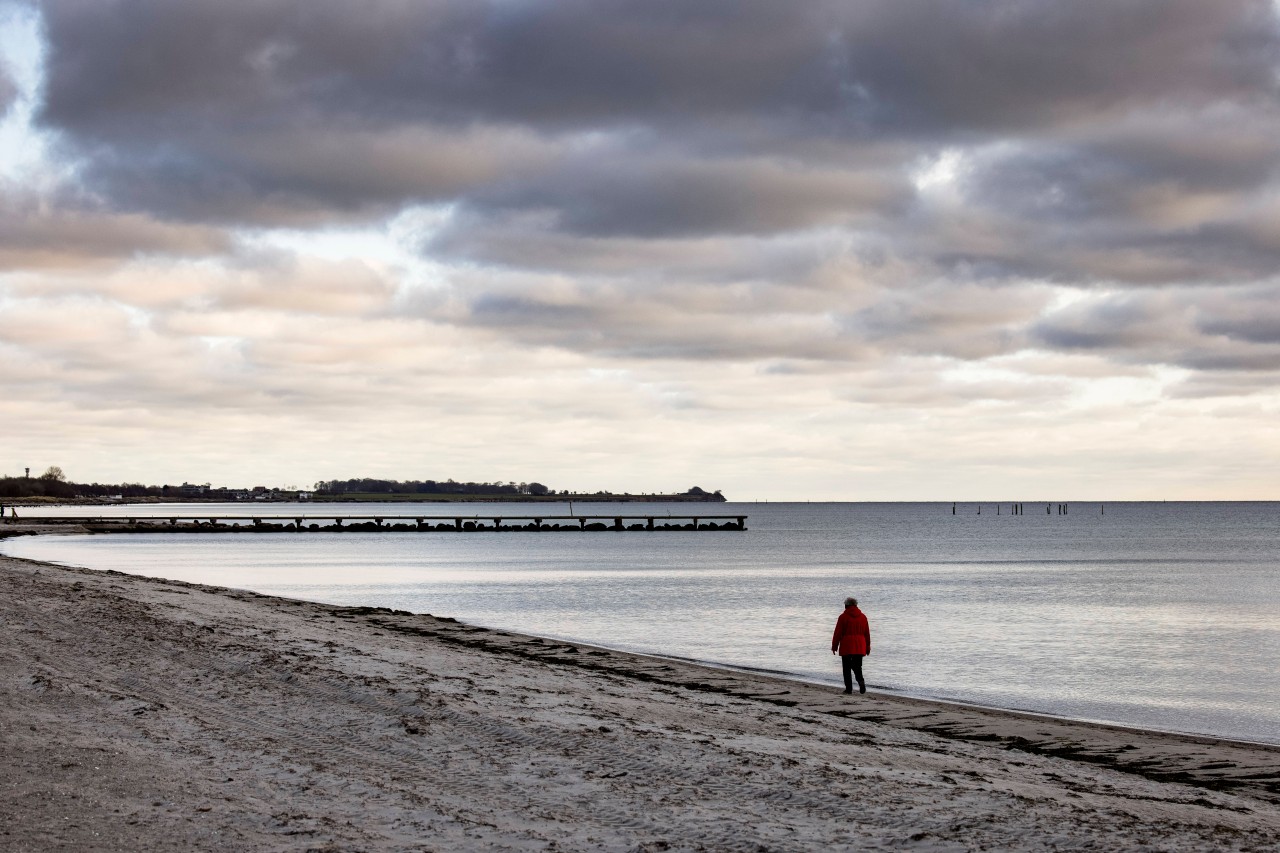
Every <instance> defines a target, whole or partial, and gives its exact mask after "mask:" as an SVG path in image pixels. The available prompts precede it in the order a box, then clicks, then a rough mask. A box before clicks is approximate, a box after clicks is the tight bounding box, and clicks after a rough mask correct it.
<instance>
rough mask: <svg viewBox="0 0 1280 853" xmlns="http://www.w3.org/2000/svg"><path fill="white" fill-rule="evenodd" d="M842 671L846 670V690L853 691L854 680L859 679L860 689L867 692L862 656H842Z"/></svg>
mask: <svg viewBox="0 0 1280 853" xmlns="http://www.w3.org/2000/svg"><path fill="white" fill-rule="evenodd" d="M840 664H841V669H843V670H844V689H845V690H848V691H852V690H853V679H854V678H857V679H858V689H859V690H865V689H866V688H867V682H865V681H863V680H862V655H840Z"/></svg>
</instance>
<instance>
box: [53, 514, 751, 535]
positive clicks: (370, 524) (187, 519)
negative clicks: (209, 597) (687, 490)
mask: <svg viewBox="0 0 1280 853" xmlns="http://www.w3.org/2000/svg"><path fill="white" fill-rule="evenodd" d="M40 521H41V523H44V524H53V525H57V524H70V525H78V526H82V527H85V528H87V529H88V530H89V531H91V532H93V533H138V532H145V533H155V532H170V533H179V532H180V533H190V532H193V531H200V532H210V531H238V532H321V531H329V532H354V531H371V530H372V531H379V530H380V531H396V532H432V533H480V532H491V533H492V532H515V531H528V532H538V533H542V532H602V531H615V532H623V531H641V532H653V531H661V530H665V531H712V530H732V531H742V530H746V529H747V516H745V515H717V514H710V515H707V514H702V513H699V514H697V515H692V514H689V515H663V516H659V515H653V514H648V513H646V514H643V515H631V514H611V515H583V514H575V515H538V516H532V515H524V516H511V515H501V516H499V515H489V516H481V515H471V516H463V515H455V516H448V517H446V516H429V515H395V514H380V515H352V514H343V513H307V514H300V513H287V514H263V513H256V514H253V515H243V514H223V515H210V514H205V513H192V514H180V515H175V514H166V515H163V516H145V515H135V516H121V517H115V518H113V517H77V516H57V517H47V518H41V519H40Z"/></svg>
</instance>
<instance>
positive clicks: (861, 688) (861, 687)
mask: <svg viewBox="0 0 1280 853" xmlns="http://www.w3.org/2000/svg"><path fill="white" fill-rule="evenodd" d="M858 692H859V693H866V692H867V685H865V684H859V685H858Z"/></svg>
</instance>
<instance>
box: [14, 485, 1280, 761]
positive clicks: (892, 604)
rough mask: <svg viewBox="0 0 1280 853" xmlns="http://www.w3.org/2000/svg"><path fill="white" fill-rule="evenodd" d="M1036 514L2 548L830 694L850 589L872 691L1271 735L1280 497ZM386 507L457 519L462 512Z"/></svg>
mask: <svg viewBox="0 0 1280 853" xmlns="http://www.w3.org/2000/svg"><path fill="white" fill-rule="evenodd" d="M1024 506H1025V514H1023V515H1017V516H1015V515H1010V513H1009V504H1004V505H1002V506H1000V507H999V514H997V505H995V504H985V505H982V507H981V514H979V512H978V505H976V504H961V505H959V506H958V508H957V514H955V515H952V513H951V505H950V504H938V503H919V504H849V503H838V504H721V505H718V506H715V507H705V506H699V507H697V508H698V509H699V511H714V512H723V513H730V514H736V513H742V514H745V515H748V516H749V520H748V526H749V528H750V529H749V530H748V531H746V532H730V531H724V532H704V533H679V532H654V533H594V534H578V533H560V534H556V533H520V532H514V533H500V534H494V533H484V534H473V535H458V534H449V533H393V532H386V533H373V532H369V533H309V534H305V535H295V534H251V533H223V534H190V535H164V534H138V535H132V536H92V537H40V538H19V539H11V540H5V541H3V542H0V551H2V552H3V553H6V554H10V555H13V556H20V557H31V558H35V559H42V560H50V561H54V562H58V563H64V564H72V565H80V566H88V567H90V568H97V569H117V570H119V571H125V572H131V573H135V574H142V575H153V576H160V577H169V578H177V579H181V580H187V581H195V582H201V583H210V584H218V585H224V586H233V587H241V588H247V589H253V590H257V591H260V592H264V593H271V594H277V595H285V596H291V597H297V598H306V599H312V600H316V601H323V602H330V603H335V604H365V605H374V606H385V607H393V608H398V609H404V610H412V611H415V612H425V613H433V614H436V615H445V616H453V617H456V618H459V619H462V620H463V621H467V622H471V623H474V624H479V625H485V626H490V627H496V628H507V629H512V630H517V631H522V632H528V633H533V634H540V635H544V636H549V637H556V638H563V639H569V640H577V641H581V642H588V643H595V644H599V645H604V646H610V647H614V648H620V649H627V650H633V651H641V652H652V653H658V654H663V655H674V656H679V657H685V658H693V659H696V660H703V661H710V662H714V663H719V664H727V665H731V666H740V667H752V668H760V669H765V670H773V671H777V672H780V673H785V674H788V675H791V676H794V677H797V678H801V679H805V680H811V681H820V682H825V683H830V684H832V685H835V684H837V683H838V682H839V679H840V671H839V659H838V658H835V657H833V656H832V655H831V653H830V637H831V629H832V626H833V625H834V622H835V618H836V616H837V615H838V614H839V612H840V610H841V608H842V601H843V599H844V597H845V596H846V595H855V596H857V597H858V598H859V600H860V601H861V603H862V605H863V609H864V610H865V611H866V613H867V614H868V616H869V618H870V621H871V629H872V637H873V654H872V656H871V657H870V658H868V660H867V663H866V671H867V677H868V681H869V683H870V684H871V686H872V688H873V689H875V688H879V689H884V690H893V691H900V692H903V693H907V694H911V695H916V696H926V697H933V698H943V699H951V700H958V701H963V702H971V703H978V704H983V705H991V706H997V707H1004V708H1017V709H1025V710H1031V711H1039V712H1044V713H1049V714H1056V715H1062V716H1067V717H1074V718H1080V719H1089V720H1099V721H1106V722H1114V723H1121V724H1127V725H1134V726H1142V727H1149V728H1158V729H1166V730H1173V731H1183V732H1197V733H1203V734H1211V735H1218V736H1224V737H1234V738H1244V739H1249V740H1257V741H1267V742H1271V743H1280V675H1278V672H1280V667H1278V666H1277V661H1278V660H1280V504H1276V503H1116V504H1107V505H1106V507H1105V514H1104V512H1103V509H1102V507H1101V506H1100V505H1099V504H1096V503H1091V504H1083V503H1079V504H1071V505H1070V507H1069V514H1067V515H1060V514H1058V512H1057V509H1056V506H1057V505H1056V504H1049V505H1046V504H1044V503H1039V504H1030V503H1028V504H1025V505H1024ZM1046 506H1048V507H1051V508H1052V511H1051V512H1049V513H1046V511H1045V509H1046ZM181 509H182V510H186V511H189V510H190V509H191V507H190V506H186V507H182V508H181ZM225 509H226V510H228V511H235V512H244V511H245V508H244V507H243V506H235V505H232V506H229V507H226V508H225ZM317 509H318V507H312V508H311V509H310V510H309V511H312V512H314V511H316V510H317ZM326 509H327V510H328V511H338V510H339V508H338V507H336V506H328V507H326ZM349 509H351V510H352V511H358V512H367V511H368V509H369V508H368V506H367V505H365V506H359V507H349ZM690 509H691V508H690V507H689V506H680V505H674V506H671V505H654V506H651V507H648V508H644V507H640V506H638V505H635V504H632V505H589V506H584V505H581V504H579V505H578V507H577V510H578V512H580V513H581V512H590V513H592V514H606V513H611V512H614V511H615V510H617V511H619V512H626V513H637V512H646V511H647V512H652V513H655V514H657V515H665V514H666V513H668V512H671V513H680V512H687V511H690ZM567 510H568V508H567V507H565V506H559V507H556V506H539V507H538V508H537V511H538V512H540V513H546V514H554V513H557V512H566V511H567ZM112 511H114V512H118V513H122V514H123V513H133V514H136V513H138V512H143V511H144V510H143V509H140V508H118V507H116V508H112ZM202 511H210V512H212V511H216V510H215V509H214V508H212V507H211V508H209V509H208V510H202ZM258 511H260V512H267V511H272V512H293V511H294V508H292V507H290V506H281V505H271V506H270V507H259V508H258ZM298 511H304V510H303V509H302V508H299V509H298ZM380 511H382V512H386V513H394V512H397V511H403V512H405V513H418V514H422V513H427V514H434V515H445V516H449V517H452V516H454V515H456V514H457V513H458V512H459V509H458V508H456V507H449V506H443V505H435V506H428V507H425V508H424V507H422V506H420V505H392V506H381V507H380ZM461 511H462V512H464V513H466V514H472V513H476V514H481V515H483V516H485V517H489V516H492V515H497V514H501V513H507V514H510V515H527V514H529V513H530V512H531V511H532V510H531V508H530V506H529V505H505V506H504V505H496V504H486V505H481V506H478V507H477V506H467V507H466V508H464V509H463V510H461ZM45 512H48V513H56V514H66V513H67V510H65V509H57V510H45ZM93 512H95V513H96V512H100V510H98V509H94V510H93ZM145 512H147V513H148V514H156V515H164V514H165V513H166V510H165V509H164V508H162V507H147V508H146V509H145ZM26 514H27V515H28V516H29V515H32V514H34V512H31V513H26Z"/></svg>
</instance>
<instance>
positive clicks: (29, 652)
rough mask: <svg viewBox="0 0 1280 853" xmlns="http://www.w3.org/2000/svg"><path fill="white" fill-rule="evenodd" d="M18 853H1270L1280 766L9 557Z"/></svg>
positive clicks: (2, 827) (1087, 730)
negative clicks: (194, 852) (86, 852)
mask: <svg viewBox="0 0 1280 853" xmlns="http://www.w3.org/2000/svg"><path fill="white" fill-rule="evenodd" d="M0 766H3V767H5V768H6V770H5V773H4V775H3V781H2V782H0V849H4V850H15V851H18V850H50V849H59V848H67V849H112V850H188V849H210V850H213V849H218V850H225V849H269V850H420V849H425V850H797V851H799V850H818V849H824V850H825V849H832V850H841V849H847V850H866V849H872V850H875V849H894V850H901V849H910V850H976V849H983V848H986V849H1001V850H1072V849H1103V850H1114V849H1127V850H1146V849H1150V850H1272V849H1277V847H1280V748H1277V747H1270V746H1261V745H1250V744H1241V743H1233V742H1227V741H1216V740H1213V739H1209V738H1196V737H1185V736H1178V735H1169V734H1161V733H1154V732H1144V731H1137V730H1127V729H1120V728H1115V727H1108V726H1100V725H1092V724H1088V723H1080V722H1073V721H1065V720H1056V719H1051V718H1042V717H1036V716H1032V715H1023V714H1017V713H1011V712H1002V711H991V710H984V709H976V708H966V707H959V706H950V705H945V704H941V703H932V702H926V701H921V700H913V699H906V698H902V697H896V696H890V695H885V694H879V693H876V692H874V691H873V692H872V693H869V694H867V695H866V696H858V695H854V696H844V695H842V694H841V693H840V691H839V689H838V688H829V687H822V686H814V685H808V684H803V683H798V682H794V681H788V680H783V679H777V678H771V677H768V676H761V675H754V674H744V673H739V672H735V671H727V670H721V669H715V668H711V667H703V666H698V665H695V664H687V663H683V662H678V661H669V660H663V659H657V658H650V657H645V656H641V655H632V654H625V653H621V652H613V651H607V650H604V649H597V648H593V647H590V646H586V645H581V644H566V643H562V642H556V641H551V640H543V639H539V638H536V637H527V636H521V635H518V634H512V633H507V632H501V631H490V630H485V629H481V628H476V627H471V626H467V625H464V624H461V623H458V622H455V621H453V620H450V619H441V618H435V617H431V616H426V615H415V614H409V613H405V612H399V611H389V610H382V609H371V608H344V607H334V606H329V605H322V604H315V603H310V602H302V601H294V600H289V599H282V598H274V597H270V596H263V595H258V594H255V593H249V592H243V591H236V590H227V589H220V588H215V587H207V586H198V585H193V584H187V583H181V582H176V581H163V580H155V579H148V578H140V577H134V576H129V575H122V574H118V573H112V572H95V571H90V570H82V569H68V568H61V567H56V566H52V565H48V564H42V563H36V562H31V561H24V560H16V559H10V558H0Z"/></svg>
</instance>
